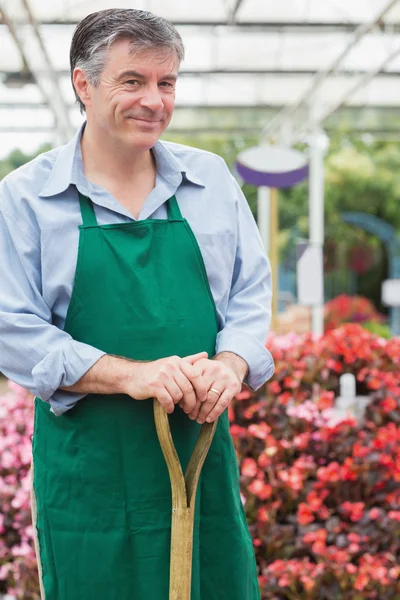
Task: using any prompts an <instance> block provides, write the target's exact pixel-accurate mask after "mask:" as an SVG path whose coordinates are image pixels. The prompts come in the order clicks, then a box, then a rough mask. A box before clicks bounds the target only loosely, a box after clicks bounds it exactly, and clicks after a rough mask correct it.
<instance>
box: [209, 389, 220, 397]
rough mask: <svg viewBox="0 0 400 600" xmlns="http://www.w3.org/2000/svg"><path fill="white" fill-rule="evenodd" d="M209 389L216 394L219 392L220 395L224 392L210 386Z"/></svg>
mask: <svg viewBox="0 0 400 600" xmlns="http://www.w3.org/2000/svg"><path fill="white" fill-rule="evenodd" d="M208 391H209V392H214V394H218V396H220V395H221V393H222V392H219V391H218V390H216V389H215V388H210V389H209V390H208Z"/></svg>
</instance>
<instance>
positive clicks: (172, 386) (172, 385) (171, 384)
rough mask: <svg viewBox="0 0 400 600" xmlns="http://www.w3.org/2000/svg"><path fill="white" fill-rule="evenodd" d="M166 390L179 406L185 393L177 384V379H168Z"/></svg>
mask: <svg viewBox="0 0 400 600" xmlns="http://www.w3.org/2000/svg"><path fill="white" fill-rule="evenodd" d="M165 389H166V390H167V392H168V394H169V395H170V396H171V398H172V401H173V403H174V404H178V402H180V401H181V400H182V398H183V392H182V390H181V388H180V387H179V385H178V384H177V383H176V381H175V379H168V381H167V382H166V383H165Z"/></svg>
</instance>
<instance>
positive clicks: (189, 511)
mask: <svg viewBox="0 0 400 600" xmlns="http://www.w3.org/2000/svg"><path fill="white" fill-rule="evenodd" d="M154 420H155V424H156V429H157V435H158V439H159V441H160V445H161V449H162V452H163V454H164V458H165V461H166V463H167V467H168V472H169V477H170V480H171V490H172V528H171V558H170V584H169V600H190V595H191V583H192V558H193V526H194V509H195V502H196V490H197V484H198V481H199V476H200V473H201V469H202V467H203V464H204V461H205V459H206V457H207V453H208V450H209V449H210V446H211V442H212V440H213V437H214V433H215V429H216V427H217V422H218V419H217V420H215V421H214V422H213V423H204V424H203V425H202V427H201V430H200V435H199V438H198V440H197V443H196V446H195V448H194V450H193V453H192V456H191V458H190V461H189V464H188V466H187V469H186V472H185V475H183V471H182V467H181V463H180V461H179V457H178V453H177V451H176V448H175V445H174V442H173V439H172V435H171V429H170V426H169V420H168V414H167V413H166V411H165V409H164V408H163V407H162V406H161V404H160V403H159V402H158V400H156V399H154ZM160 600H162V599H161V598H160Z"/></svg>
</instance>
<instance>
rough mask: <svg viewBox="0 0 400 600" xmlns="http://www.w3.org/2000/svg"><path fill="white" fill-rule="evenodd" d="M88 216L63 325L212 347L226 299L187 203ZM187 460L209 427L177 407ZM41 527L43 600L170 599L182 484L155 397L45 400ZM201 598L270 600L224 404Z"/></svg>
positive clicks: (201, 523)
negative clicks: (162, 438) (174, 475)
mask: <svg viewBox="0 0 400 600" xmlns="http://www.w3.org/2000/svg"><path fill="white" fill-rule="evenodd" d="M79 202H80V207H81V212H82V219H83V224H82V225H81V226H80V227H79V229H80V239H79V251H78V260H77V267H76V275H75V282H74V289H73V294H72V298H71V301H70V305H69V308H68V313H67V318H66V323H65V330H66V331H67V332H68V333H69V334H70V335H71V336H72V337H73V338H74V339H75V340H78V341H81V342H85V343H87V344H91V345H92V346H94V347H96V348H99V349H101V350H103V351H105V352H107V353H108V354H114V355H118V356H124V357H127V358H132V359H138V360H156V359H159V358H163V357H167V356H171V355H179V356H187V355H189V354H194V353H197V352H200V351H202V350H206V351H207V352H208V353H209V357H212V356H214V353H215V341H216V336H217V333H218V326H217V316H216V308H215V303H214V300H213V297H212V294H211V290H210V286H209V283H208V279H207V274H206V270H205V266H204V262H203V259H202V255H201V252H200V248H199V246H198V244H197V241H196V238H195V236H194V234H193V232H192V230H191V228H190V226H189V224H188V222H187V221H186V220H185V219H183V218H182V215H181V213H180V210H179V207H178V204H177V201H176V199H175V197H174V196H173V197H172V198H170V199H169V200H168V218H167V219H165V220H164V219H147V220H143V221H134V222H129V223H120V224H110V225H98V223H97V221H96V217H95V213H94V209H93V205H92V203H91V201H90V200H89V199H88V198H86V197H83V196H80V198H79ZM169 419H170V425H171V431H172V435H173V439H174V442H175V445H176V448H177V451H178V454H179V457H180V460H181V463H182V466H183V469H185V468H186V465H187V463H188V461H189V458H190V456H191V453H192V450H193V448H194V445H195V443H196V440H197V438H198V435H199V431H200V427H201V426H200V425H199V424H198V423H196V422H195V421H191V420H190V419H189V418H188V416H187V415H186V414H185V413H184V412H183V411H182V410H181V408H180V407H178V406H176V407H175V411H174V413H173V414H172V415H170V418H169ZM33 459H34V476H33V490H34V495H35V501H36V505H37V509H36V514H35V519H34V523H35V524H36V532H35V533H36V535H37V542H38V548H39V555H40V556H38V559H39V566H40V567H41V569H39V571H40V572H41V575H42V586H43V588H44V596H45V598H43V599H42V600H168V597H169V562H170V537H171V486H170V480H169V475H168V470H167V466H166V463H165V459H164V457H163V454H162V451H161V448H160V444H159V441H158V438H157V434H156V429H155V425H154V417H153V402H152V400H151V399H149V400H145V401H137V400H134V399H132V398H130V397H129V396H127V395H122V394H121V395H97V394H90V395H88V396H86V397H85V398H83V399H81V400H80V401H79V402H78V403H77V404H76V406H75V407H74V408H72V409H71V410H69V411H67V413H65V414H63V415H62V416H60V417H56V416H55V415H54V414H53V413H52V412H50V406H49V404H48V403H45V402H42V401H41V400H40V399H38V398H36V399H35V429H34V436H33ZM195 519H196V520H195V529H194V551H193V580H192V600H259V598H260V593H259V588H258V581H257V568H256V562H255V557H254V550H253V545H252V541H251V537H250V534H249V531H248V528H247V524H246V519H245V514H244V510H243V507H242V503H241V499H240V491H239V469H238V464H237V459H236V455H235V450H234V447H233V444H232V439H231V437H230V433H229V422H228V414H227V411H225V412H224V413H223V415H222V416H221V417H220V418H219V422H218V426H217V430H216V434H215V438H214V440H213V443H212V446H211V448H210V452H209V455H208V457H207V459H206V461H205V464H204V467H203V471H202V474H201V477H200V481H199V485H198V491H197V496H196V515H195Z"/></svg>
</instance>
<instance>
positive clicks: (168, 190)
mask: <svg viewBox="0 0 400 600" xmlns="http://www.w3.org/2000/svg"><path fill="white" fill-rule="evenodd" d="M84 126H85V124H83V125H82V127H81V128H80V129H79V130H78V132H77V133H76V135H75V136H74V138H73V139H72V140H71V141H70V142H69V143H68V144H66V145H65V146H61V147H60V148H56V149H54V150H51V151H50V152H46V153H44V154H41V155H40V156H38V157H37V158H35V159H34V160H33V161H31V162H30V163H27V164H26V165H23V166H22V167H20V168H19V169H17V170H16V171H13V172H12V173H10V174H9V175H8V176H7V177H5V178H4V179H3V181H1V182H0V257H1V259H0V371H1V372H3V373H4V374H5V375H6V376H7V377H9V378H10V379H12V380H13V381H15V382H16V383H18V384H20V385H21V386H23V387H24V388H27V389H28V390H30V391H31V392H32V393H33V394H34V395H35V396H38V397H39V398H41V399H42V400H44V401H46V402H50V405H51V410H52V412H53V413H54V414H56V415H61V414H62V413H64V412H65V411H67V410H68V409H70V408H72V407H73V406H74V405H75V404H76V402H77V401H79V400H80V399H81V398H83V397H84V396H85V394H78V393H72V392H67V391H64V390H61V389H59V388H60V387H65V386H70V385H73V384H74V383H76V382H77V381H78V380H79V379H80V378H81V377H82V376H83V375H84V374H85V373H86V371H88V369H90V367H92V366H93V365H94V364H95V363H96V361H97V360H99V358H100V357H101V356H103V355H104V354H105V353H104V352H102V351H101V350H99V349H97V348H94V347H92V346H90V345H88V344H84V343H81V342H78V341H76V340H74V339H72V337H71V336H70V335H69V334H68V333H66V332H65V331H63V327H64V323H65V318H66V314H67V309H68V304H69V301H70V298H71V294H72V288H73V281H74V275H75V268H76V259H77V253H78V239H79V230H78V226H79V225H80V224H81V214H80V208H79V201H78V194H77V189H78V190H79V191H80V192H81V193H82V194H84V195H86V196H88V197H90V198H91V200H92V201H93V203H94V208H95V213H96V217H97V220H98V223H99V224H100V225H102V224H105V223H123V222H129V221H131V220H133V216H132V215H131V214H130V213H129V211H128V210H127V209H126V208H124V207H123V206H122V205H121V204H120V203H119V202H118V201H117V200H116V199H115V198H114V197H113V196H112V195H111V194H110V193H109V192H108V191H107V190H105V189H104V188H102V187H100V186H98V185H95V184H93V183H91V182H90V181H89V180H88V179H87V178H86V177H85V175H84V168H83V162H82V153H81V145H80V139H81V135H82V131H83V128H84ZM153 153H154V157H155V162H156V169H157V175H156V186H155V188H154V189H153V190H152V191H151V192H150V194H149V195H148V197H147V199H146V201H145V203H144V206H143V208H142V211H141V213H140V215H139V220H142V219H148V218H155V219H165V218H167V214H166V200H168V198H170V197H171V196H172V195H174V194H175V195H176V198H177V201H178V204H179V207H180V210H181V212H182V216H183V217H184V218H186V219H187V220H188V222H189V224H190V226H191V228H192V230H193V232H194V234H195V236H196V239H197V241H198V244H199V246H200V250H201V253H202V255H203V258H204V262H205V266H206V271H207V275H208V279H209V282H210V287H211V291H212V294H213V297H214V300H215V304H216V307H217V313H218V320H219V333H218V337H217V342H216V352H217V353H218V352H223V351H231V352H235V353H236V354H238V355H239V356H241V357H242V358H243V359H244V360H245V361H246V362H247V364H248V365H249V373H248V376H247V378H246V380H245V382H246V383H247V384H248V385H249V386H250V387H251V388H252V389H254V390H255V389H258V388H259V387H260V386H261V385H262V384H263V383H264V382H265V381H267V380H268V379H269V378H270V377H271V376H272V375H273V372H274V364H273V360H272V356H271V354H270V353H269V351H268V350H267V349H266V348H265V341H266V337H267V333H268V329H269V325H270V316H271V311H270V306H271V272H270V265H269V261H268V258H267V256H266V254H265V252H264V249H263V246H262V242H261V238H260V235H259V232H258V228H257V225H256V223H255V221H254V218H253V216H252V214H251V211H250V209H249V206H248V204H247V201H246V199H245V197H244V196H243V194H242V192H241V190H240V187H239V186H238V184H237V182H236V181H235V179H234V178H233V176H232V175H231V173H230V172H229V169H228V168H227V166H226V164H225V162H224V161H223V159H222V158H220V157H219V156H217V155H214V154H212V153H210V152H205V151H203V150H198V149H196V148H190V147H187V146H182V145H180V144H174V143H171V142H161V141H159V142H157V144H156V145H155V146H154V148H153Z"/></svg>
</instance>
